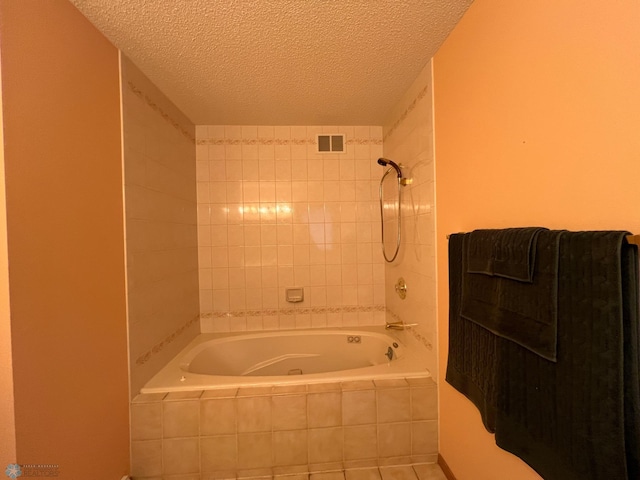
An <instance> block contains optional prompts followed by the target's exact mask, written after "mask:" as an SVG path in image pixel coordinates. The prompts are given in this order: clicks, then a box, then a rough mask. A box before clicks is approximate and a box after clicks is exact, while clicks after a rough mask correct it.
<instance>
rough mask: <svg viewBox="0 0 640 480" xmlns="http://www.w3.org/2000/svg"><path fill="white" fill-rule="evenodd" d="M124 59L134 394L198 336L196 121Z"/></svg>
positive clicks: (127, 236) (128, 262)
mask: <svg viewBox="0 0 640 480" xmlns="http://www.w3.org/2000/svg"><path fill="white" fill-rule="evenodd" d="M121 65H122V115H123V140H124V142H123V144H124V183H125V215H126V233H125V235H126V253H127V259H126V260H127V294H128V324H129V355H130V362H129V363H130V369H131V376H130V381H131V394H132V396H135V395H136V394H137V393H138V391H139V390H140V388H141V387H142V386H143V385H144V384H145V383H146V382H147V380H149V379H150V378H151V377H152V376H153V375H154V374H155V373H156V372H157V371H158V370H160V368H162V367H163V366H164V365H165V364H166V363H167V362H168V361H169V360H171V358H173V357H174V356H175V355H176V354H177V353H178V352H179V351H180V350H181V349H182V348H183V347H184V346H185V345H186V344H187V343H188V342H189V341H190V340H192V339H193V338H194V337H195V336H196V335H197V334H198V316H199V312H198V258H197V255H198V252H197V226H196V189H195V177H196V172H195V127H194V125H193V124H192V123H191V122H190V121H189V120H188V119H187V118H186V117H185V116H184V115H183V114H182V112H180V111H179V110H178V109H177V108H176V107H175V106H174V105H173V104H172V103H171V102H170V101H169V100H168V99H167V98H166V97H165V96H164V95H163V94H162V92H160V91H159V90H158V89H157V88H156V87H155V85H153V83H151V81H149V80H148V79H147V78H146V77H145V76H144V75H143V74H142V72H140V70H138V69H137V68H136V66H135V65H134V64H133V63H132V62H131V61H129V60H128V59H127V58H126V57H124V56H122V57H121Z"/></svg>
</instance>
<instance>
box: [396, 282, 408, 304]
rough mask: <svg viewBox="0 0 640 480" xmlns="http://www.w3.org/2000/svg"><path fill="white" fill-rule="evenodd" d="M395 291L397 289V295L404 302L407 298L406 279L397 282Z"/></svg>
mask: <svg viewBox="0 0 640 480" xmlns="http://www.w3.org/2000/svg"><path fill="white" fill-rule="evenodd" d="M395 289H396V293H397V294H398V296H399V297H400V298H401V299H402V300H404V299H405V298H407V284H406V282H405V281H404V278H402V277H400V278H399V279H398V281H397V282H396V286H395Z"/></svg>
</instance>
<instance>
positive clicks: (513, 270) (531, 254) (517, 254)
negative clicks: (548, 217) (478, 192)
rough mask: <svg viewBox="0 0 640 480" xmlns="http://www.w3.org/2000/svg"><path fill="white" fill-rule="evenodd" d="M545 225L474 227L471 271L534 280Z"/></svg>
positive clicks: (468, 268) (471, 240)
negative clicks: (487, 228) (536, 259)
mask: <svg viewBox="0 0 640 480" xmlns="http://www.w3.org/2000/svg"><path fill="white" fill-rule="evenodd" d="M543 230H547V229H546V228H542V227H525V228H504V229H500V230H474V231H473V232H471V233H470V234H469V242H468V246H467V249H468V266H467V270H466V271H467V272H468V273H484V274H485V275H492V276H493V275H495V276H498V277H504V278H509V279H511V280H519V281H522V282H531V281H532V280H533V268H534V264H535V258H536V243H537V240H538V234H539V233H540V232H541V231H543Z"/></svg>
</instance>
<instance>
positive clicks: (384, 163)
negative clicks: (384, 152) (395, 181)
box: [378, 158, 402, 178]
mask: <svg viewBox="0 0 640 480" xmlns="http://www.w3.org/2000/svg"><path fill="white" fill-rule="evenodd" d="M378 164H379V165H382V166H383V167H386V166H387V165H391V166H392V167H393V168H394V169H395V170H396V173H397V174H398V178H402V170H400V167H399V166H398V164H397V163H396V162H394V161H393V160H389V159H388V158H379V159H378Z"/></svg>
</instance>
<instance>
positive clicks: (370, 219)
mask: <svg viewBox="0 0 640 480" xmlns="http://www.w3.org/2000/svg"><path fill="white" fill-rule="evenodd" d="M319 133H343V134H345V135H346V152H345V153H344V154H336V153H324V154H318V153H316V135H317V134H319ZM381 155H382V128H381V127H368V126H364V127H339V126H328V127H305V126H292V127H289V126H275V127H273V126H198V127H196V160H197V162H196V164H197V193H198V246H199V271H200V313H201V330H202V331H203V332H225V331H243V330H275V329H292V328H311V327H314V328H318V327H326V326H331V327H335V326H342V325H348V326H354V325H374V324H381V323H383V321H384V313H383V309H384V303H385V302H384V265H383V263H382V257H381V254H380V251H379V241H380V220H379V212H378V206H377V201H376V199H377V184H378V178H379V174H380V167H378V166H377V164H376V162H375V159H376V158H377V157H379V156H381ZM288 286H301V287H304V288H305V299H304V301H303V302H301V303H298V304H291V303H287V302H286V301H285V293H284V289H285V287H288Z"/></svg>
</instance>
